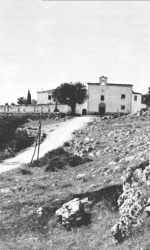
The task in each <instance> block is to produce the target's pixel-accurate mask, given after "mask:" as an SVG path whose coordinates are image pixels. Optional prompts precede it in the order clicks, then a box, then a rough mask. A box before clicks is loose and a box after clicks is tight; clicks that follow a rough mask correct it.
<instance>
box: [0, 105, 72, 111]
mask: <svg viewBox="0 0 150 250" xmlns="http://www.w3.org/2000/svg"><path fill="white" fill-rule="evenodd" d="M57 108H58V110H59V111H60V112H62V113H67V112H69V111H70V107H69V106H67V105H57ZM54 109H55V105H54V104H37V105H11V106H6V105H2V106H0V113H39V112H42V113H52V112H54Z"/></svg>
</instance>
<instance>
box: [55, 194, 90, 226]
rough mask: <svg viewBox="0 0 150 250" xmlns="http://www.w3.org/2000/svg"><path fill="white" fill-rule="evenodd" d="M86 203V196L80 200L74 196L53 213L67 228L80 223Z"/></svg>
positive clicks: (83, 217)
mask: <svg viewBox="0 0 150 250" xmlns="http://www.w3.org/2000/svg"><path fill="white" fill-rule="evenodd" d="M88 203H89V201H88V198H85V199H82V200H79V198H75V199H73V200H71V201H69V202H67V203H65V204H64V205H63V206H62V207H61V208H59V209H58V210H57V211H56V213H55V214H56V216H57V217H58V220H59V222H60V223H61V224H62V225H63V226H65V227H66V228H67V229H69V228H71V227H72V226H74V225H78V224H80V223H81V224H82V222H83V221H84V219H85V214H86V212H85V207H86V204H88Z"/></svg>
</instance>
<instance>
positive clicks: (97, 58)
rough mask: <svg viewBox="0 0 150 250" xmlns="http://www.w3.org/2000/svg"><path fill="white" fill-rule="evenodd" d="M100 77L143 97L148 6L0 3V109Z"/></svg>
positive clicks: (148, 61)
mask: <svg viewBox="0 0 150 250" xmlns="http://www.w3.org/2000/svg"><path fill="white" fill-rule="evenodd" d="M102 75H104V76H107V77H108V82H109V83H122V84H133V85H134V87H133V90H134V91H136V92H141V93H143V94H144V93H147V91H148V87H150V2H149V1H49V0H47V1H42V0H25V1H24V0H19V1H16V0H6V1H1V8H0V105H4V104H5V103H9V104H11V103H12V102H13V103H17V99H18V98H19V97H21V96H24V97H27V92H28V90H30V92H31V96H32V99H37V91H41V90H48V89H54V88H56V87H57V86H59V85H60V84H62V83H64V82H77V81H80V82H81V83H83V84H87V82H98V81H99V77H100V76H102Z"/></svg>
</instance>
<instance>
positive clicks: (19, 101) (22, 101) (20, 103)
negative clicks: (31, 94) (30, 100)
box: [17, 97, 27, 105]
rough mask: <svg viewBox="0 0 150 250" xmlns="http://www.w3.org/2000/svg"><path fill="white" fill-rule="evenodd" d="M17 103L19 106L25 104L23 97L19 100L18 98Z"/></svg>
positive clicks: (25, 100)
mask: <svg viewBox="0 0 150 250" xmlns="http://www.w3.org/2000/svg"><path fill="white" fill-rule="evenodd" d="M17 103H18V104H19V105H22V104H27V99H26V98H24V97H20V98H18V101H17Z"/></svg>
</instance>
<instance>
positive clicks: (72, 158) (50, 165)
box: [32, 147, 92, 172]
mask: <svg viewBox="0 0 150 250" xmlns="http://www.w3.org/2000/svg"><path fill="white" fill-rule="evenodd" d="M90 161H92V160H91V159H89V158H81V157H80V156H76V155H73V154H70V153H68V152H66V151H65V150H64V149H63V148H62V147H60V148H58V149H55V150H52V151H51V152H48V153H47V154H46V155H45V156H43V157H42V158H41V159H40V160H39V164H37V161H34V162H33V164H32V167H36V166H40V167H43V166H46V169H45V171H46V172H48V171H57V170H58V169H64V168H65V167H66V166H67V165H68V166H71V167H76V166H78V165H81V164H83V163H86V162H90Z"/></svg>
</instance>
